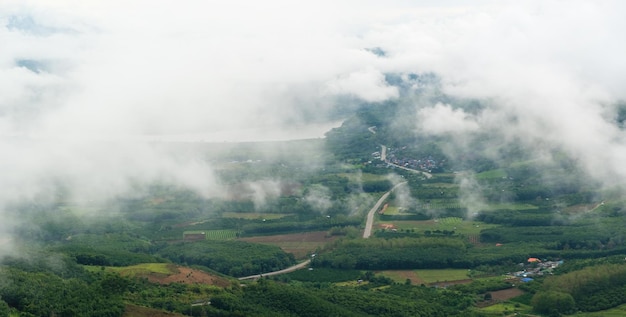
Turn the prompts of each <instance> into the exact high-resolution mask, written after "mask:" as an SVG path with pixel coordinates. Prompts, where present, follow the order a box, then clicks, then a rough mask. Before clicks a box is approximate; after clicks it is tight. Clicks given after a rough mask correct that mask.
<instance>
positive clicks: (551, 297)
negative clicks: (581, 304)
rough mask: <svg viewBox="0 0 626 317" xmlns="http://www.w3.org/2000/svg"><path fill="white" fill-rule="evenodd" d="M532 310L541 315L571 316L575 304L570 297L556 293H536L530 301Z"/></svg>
mask: <svg viewBox="0 0 626 317" xmlns="http://www.w3.org/2000/svg"><path fill="white" fill-rule="evenodd" d="M531 305H532V306H533V309H534V310H535V311H536V312H538V313H543V314H554V313H555V312H556V313H559V314H571V313H573V312H574V311H575V307H576V302H575V301H574V297H572V295H570V294H567V293H562V292H557V291H545V292H538V293H537V294H535V296H533V298H532V300H531Z"/></svg>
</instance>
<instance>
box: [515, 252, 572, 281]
mask: <svg viewBox="0 0 626 317" xmlns="http://www.w3.org/2000/svg"><path fill="white" fill-rule="evenodd" d="M562 264H563V260H559V261H547V260H544V261H542V260H540V259H538V258H528V260H526V263H520V264H519V266H520V267H523V268H524V269H523V270H521V271H517V272H513V273H509V274H507V276H509V277H511V278H519V279H520V281H522V282H524V283H526V282H530V281H532V280H533V278H532V277H533V276H543V275H546V274H552V271H553V270H554V269H555V268H557V267H559V266H560V265H562Z"/></svg>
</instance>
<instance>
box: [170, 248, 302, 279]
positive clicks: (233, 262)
mask: <svg viewBox="0 0 626 317" xmlns="http://www.w3.org/2000/svg"><path fill="white" fill-rule="evenodd" d="M158 253H159V254H160V255H161V256H163V257H164V258H167V259H169V260H171V261H172V262H174V263H179V264H185V265H202V266H206V267H209V268H211V269H213V270H215V271H218V272H220V273H223V274H228V275H231V276H237V277H239V276H246V275H253V274H260V273H265V272H271V271H276V270H280V269H284V268H286V267H288V266H290V265H293V264H295V259H294V257H293V255H292V254H289V253H285V252H284V251H282V250H281V249H280V248H278V247H276V246H270V245H263V244H254V243H248V242H244V241H201V242H194V243H177V244H172V245H169V246H166V247H164V248H163V249H161V250H159V251H158Z"/></svg>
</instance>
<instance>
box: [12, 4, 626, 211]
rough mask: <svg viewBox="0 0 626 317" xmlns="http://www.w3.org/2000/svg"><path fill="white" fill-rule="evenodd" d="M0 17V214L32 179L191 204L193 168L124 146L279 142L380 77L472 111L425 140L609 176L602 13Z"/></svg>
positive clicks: (608, 44) (109, 11)
mask: <svg viewBox="0 0 626 317" xmlns="http://www.w3.org/2000/svg"><path fill="white" fill-rule="evenodd" d="M0 12H2V13H1V14H0V43H2V44H0V46H1V49H0V133H1V134H2V135H3V136H5V137H3V138H2V139H0V151H1V152H2V153H11V154H7V155H5V156H4V157H3V164H1V165H0V174H2V175H3V179H2V181H1V182H2V183H1V184H2V185H3V188H10V189H11V191H5V193H4V195H5V197H3V199H9V196H11V197H19V196H23V195H29V194H32V193H33V192H36V191H41V190H45V189H46V187H45V185H41V184H45V181H42V180H45V179H48V178H49V177H50V175H61V178H64V179H66V180H67V181H68V182H69V183H71V184H74V185H75V187H76V188H77V190H78V189H81V190H85V191H90V192H104V193H106V192H109V191H113V192H115V191H117V190H122V189H124V188H125V184H126V183H125V180H126V179H129V178H142V179H145V180H147V181H150V180H154V179H158V178H170V179H173V180H176V181H178V182H180V183H182V184H185V185H187V186H190V187H192V188H195V189H196V190H198V191H201V192H205V193H208V192H211V191H212V190H217V189H216V186H217V184H215V180H214V179H213V178H212V176H211V173H212V172H211V166H208V165H207V164H206V163H205V162H203V161H201V160H197V159H196V158H187V159H185V160H184V161H182V162H181V161H180V160H179V159H177V158H176V155H174V154H173V153H163V152H162V151H159V150H157V149H154V148H152V147H151V146H149V145H147V144H137V143H133V142H127V141H128V139H140V137H141V136H143V135H146V134H149V135H151V136H155V135H156V137H158V136H159V135H163V136H172V135H183V136H184V135H203V134H216V133H217V134H219V133H223V131H233V130H241V129H242V128H245V129H249V130H250V131H256V132H255V133H256V134H258V136H259V137H260V138H262V137H263V136H264V135H263V134H264V131H267V130H272V131H276V130H281V128H283V127H284V126H289V125H292V126H291V127H290V129H288V130H287V131H293V129H294V127H293V125H294V123H295V124H299V123H302V122H307V120H309V119H310V118H307V116H313V115H315V114H316V113H318V112H321V113H324V112H325V111H328V110H329V109H332V108H333V107H334V106H335V104H334V102H335V99H334V97H335V95H337V94H351V95H353V96H356V97H358V98H361V99H363V100H366V101H381V100H384V99H388V98H396V97H397V96H398V92H397V91H396V89H395V88H393V87H389V86H388V85H387V84H386V83H385V82H384V80H383V78H384V77H383V74H385V73H388V72H435V73H437V74H438V75H439V76H440V77H441V78H442V82H443V89H444V91H445V92H446V93H448V94H451V95H453V96H457V97H470V98H480V99H488V100H490V103H491V108H490V109H489V110H488V111H485V112H483V113H481V114H472V115H469V114H467V113H464V112H462V111H460V110H453V109H452V108H451V107H449V106H446V105H435V106H434V107H433V108H430V109H428V108H427V109H423V110H421V112H420V118H421V122H422V123H423V124H424V127H425V128H426V129H427V130H428V131H430V132H433V133H448V132H454V131H457V132H461V131H474V130H476V129H482V128H488V129H492V130H495V129H498V130H499V131H501V132H502V133H506V134H509V135H510V137H522V138H525V139H526V140H527V142H529V143H532V142H533V141H535V140H541V141H542V142H550V143H551V144H558V145H562V146H563V147H564V148H565V149H566V150H567V151H568V152H569V153H571V154H573V155H575V156H576V157H577V158H580V159H581V160H582V162H583V163H585V164H587V166H589V168H590V169H594V170H596V171H597V173H598V175H599V176H600V177H602V176H609V175H617V176H620V177H623V176H626V169H624V168H623V167H622V162H623V161H624V158H626V144H625V143H624V142H625V137H624V133H623V132H622V131H621V130H619V129H617V128H615V127H614V126H612V125H610V124H609V123H607V122H606V116H607V113H610V112H611V109H610V107H609V106H607V105H610V104H611V103H612V102H614V101H616V100H620V99H621V100H623V99H625V97H626V91H625V90H624V89H623V83H624V82H626V78H625V77H626V63H624V61H623V60H624V58H623V56H624V53H626V42H625V41H623V35H622V33H623V30H624V29H626V20H624V19H623V16H624V13H626V7H625V5H624V4H623V3H622V2H619V1H598V2H588V1H568V2H562V1H527V2H523V3H519V2H517V1H476V2H472V5H471V6H470V5H467V2H462V1H443V2H442V1H423V2H419V3H418V4H416V3H415V2H414V1H400V0H398V1H385V2H379V1H346V2H340V3H337V2H336V1H314V2H307V3H294V2H291V1H273V0H270V1H262V2H250V1H229V2H223V1H200V0H192V1H184V2H181V1H173V0H161V1H147V0H138V1H130V2H129V1H120V0H113V1H78V0H59V1H47V2H42V1H34V0H31V1H22V0H19V1H18V0H6V1H3V2H2V4H0ZM15 17H17V18H20V19H22V18H23V19H25V20H20V21H22V22H20V23H21V24H20V23H18V22H19V21H17V20H11V19H12V18H15ZM28 19H31V20H28ZM11 21H13V22H11ZM15 21H17V22H15ZM29 21H31V22H32V23H31V22H29ZM11 23H12V24H11ZM29 23H30V24H29ZM9 25H11V27H9ZM29 27H31V28H35V29H36V32H35V31H33V30H29ZM372 47H381V48H382V49H383V50H384V51H385V52H386V53H387V54H386V56H385V57H382V58H381V57H377V56H375V55H374V54H371V53H368V52H367V51H365V50H364V48H372ZM19 60H33V61H38V62H41V63H42V65H44V66H45V67H43V69H42V71H40V72H39V73H37V72H32V71H30V70H28V69H27V68H24V67H19V66H18V64H17V61H19ZM509 117H515V118H516V121H515V122H513V121H510V120H505V119H506V118H509ZM505 124H506V125H505ZM289 133H291V132H286V133H284V134H289ZM221 135H224V134H221ZM6 136H18V137H6ZM273 137H274V136H273ZM24 138H25V139H28V140H32V139H34V140H37V141H30V142H22V141H23V140H24ZM275 138H278V137H275ZM101 139H115V140H118V141H119V143H116V145H115V146H111V147H105V146H102V143H97V142H94V141H93V140H101ZM120 140H124V141H123V142H122V141H120ZM94 180H98V181H97V182H95V181H94ZM89 188H92V190H87V189H89ZM9 193H10V194H9Z"/></svg>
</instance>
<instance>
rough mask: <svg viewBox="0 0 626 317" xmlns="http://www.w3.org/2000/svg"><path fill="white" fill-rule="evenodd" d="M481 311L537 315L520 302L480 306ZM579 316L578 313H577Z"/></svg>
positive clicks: (528, 315) (499, 314)
mask: <svg viewBox="0 0 626 317" xmlns="http://www.w3.org/2000/svg"><path fill="white" fill-rule="evenodd" d="M479 311H480V312H481V313H482V314H485V315H486V316H489V317H490V316H494V317H495V316H520V317H524V316H527V317H531V316H537V315H535V314H533V313H532V307H530V306H528V305H523V304H519V303H511V302H503V303H496V304H494V305H489V306H486V307H484V308H480V309H479ZM577 316H578V315H577ZM603 316H604V315H603Z"/></svg>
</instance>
